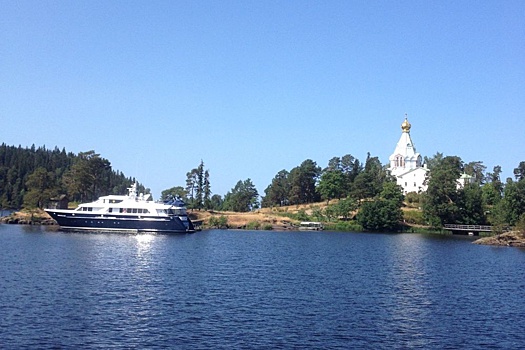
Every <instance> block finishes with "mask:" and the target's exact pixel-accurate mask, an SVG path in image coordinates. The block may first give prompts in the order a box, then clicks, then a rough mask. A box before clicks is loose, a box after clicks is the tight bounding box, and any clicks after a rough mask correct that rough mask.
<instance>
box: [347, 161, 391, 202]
mask: <svg viewBox="0 0 525 350" xmlns="http://www.w3.org/2000/svg"><path fill="white" fill-rule="evenodd" d="M390 179H391V177H390V175H388V173H387V171H386V169H385V168H384V167H383V166H382V165H381V162H380V161H379V158H377V157H370V153H369V154H368V156H367V159H366V163H365V169H364V170H363V171H362V172H360V173H359V174H358V175H357V176H356V177H355V180H354V182H353V184H352V189H351V192H350V195H351V196H352V197H354V198H358V199H366V198H373V197H375V196H377V195H378V194H379V193H380V192H381V190H382V186H383V182H385V181H387V180H390Z"/></svg>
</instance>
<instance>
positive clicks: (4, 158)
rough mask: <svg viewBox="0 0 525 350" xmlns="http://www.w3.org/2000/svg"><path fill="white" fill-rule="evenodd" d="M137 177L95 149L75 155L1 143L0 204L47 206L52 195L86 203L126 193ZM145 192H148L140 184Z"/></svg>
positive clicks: (16, 207) (4, 206)
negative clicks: (104, 196) (110, 194)
mask: <svg viewBox="0 0 525 350" xmlns="http://www.w3.org/2000/svg"><path fill="white" fill-rule="evenodd" d="M133 182H135V179H134V178H129V177H126V176H125V175H124V174H123V173H122V172H120V171H115V170H113V169H112V167H111V163H110V162H109V160H107V159H105V158H102V157H101V156H100V155H99V154H97V153H95V151H92V150H91V151H87V152H80V153H79V154H74V153H72V152H66V150H65V149H64V148H63V149H62V150H60V149H58V147H55V148H54V149H53V150H49V149H46V147H45V146H42V147H38V148H36V147H35V145H33V146H31V147H30V148H27V147H26V148H22V147H21V146H18V147H15V146H8V145H6V144H5V143H2V145H0V207H2V208H12V209H19V208H23V207H25V208H36V207H39V208H44V207H47V206H48V205H49V203H50V201H51V199H53V198H57V197H58V196H61V195H67V197H68V199H69V200H70V201H75V202H87V201H92V200H95V199H97V198H98V197H100V196H101V195H106V194H108V193H126V190H127V188H128V187H130V185H131V184H132V183H133ZM138 188H139V190H140V191H142V192H144V193H145V192H149V190H147V189H145V188H144V186H142V185H140V184H139V186H138Z"/></svg>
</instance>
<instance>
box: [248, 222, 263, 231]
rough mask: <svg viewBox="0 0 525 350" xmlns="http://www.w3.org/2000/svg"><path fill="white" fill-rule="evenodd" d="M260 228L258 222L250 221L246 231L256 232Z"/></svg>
mask: <svg viewBox="0 0 525 350" xmlns="http://www.w3.org/2000/svg"><path fill="white" fill-rule="evenodd" d="M260 227H261V223H260V222H259V221H250V222H249V223H247V224H246V229H247V230H258V229H259V228H260Z"/></svg>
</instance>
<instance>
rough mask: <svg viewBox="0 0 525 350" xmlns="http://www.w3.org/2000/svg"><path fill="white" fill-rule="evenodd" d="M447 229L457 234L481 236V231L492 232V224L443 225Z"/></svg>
mask: <svg viewBox="0 0 525 350" xmlns="http://www.w3.org/2000/svg"><path fill="white" fill-rule="evenodd" d="M443 228H444V229H445V230H449V231H452V233H455V234H468V235H474V236H479V233H480V232H492V226H488V225H456V224H445V225H443Z"/></svg>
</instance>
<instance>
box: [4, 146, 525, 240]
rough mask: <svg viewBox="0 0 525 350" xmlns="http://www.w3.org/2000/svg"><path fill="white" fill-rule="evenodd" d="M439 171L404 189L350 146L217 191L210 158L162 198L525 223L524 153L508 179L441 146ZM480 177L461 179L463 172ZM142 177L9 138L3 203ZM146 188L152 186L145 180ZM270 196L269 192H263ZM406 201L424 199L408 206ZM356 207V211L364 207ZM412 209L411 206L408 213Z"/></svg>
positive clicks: (393, 221) (241, 207) (332, 213)
mask: <svg viewBox="0 0 525 350" xmlns="http://www.w3.org/2000/svg"><path fill="white" fill-rule="evenodd" d="M425 163H426V164H427V166H428V168H429V170H430V172H429V174H430V175H429V176H428V178H427V185H428V189H427V191H426V192H424V193H408V194H407V195H406V196H404V195H403V193H402V189H401V187H399V186H398V185H397V184H396V181H395V178H393V177H392V176H391V175H390V174H389V172H388V170H387V167H386V166H384V165H382V164H381V162H380V161H379V158H378V157H372V156H371V155H370V154H368V156H367V158H366V160H365V161H364V162H361V161H359V160H358V159H357V158H355V157H353V156H352V155H350V154H347V155H344V156H342V157H333V158H332V159H330V160H329V161H328V164H327V166H326V167H324V168H322V167H320V166H318V165H317V163H316V162H315V161H313V160H311V159H307V160H305V161H303V162H302V163H301V164H300V165H298V166H296V167H294V168H293V169H291V170H285V169H283V170H281V171H279V172H278V173H277V174H276V175H275V177H274V178H273V179H272V181H271V183H270V184H269V185H268V186H267V187H266V189H265V190H264V195H263V196H260V195H259V193H258V192H257V189H256V187H255V185H254V184H253V183H252V181H251V179H246V180H239V181H238V182H237V183H236V185H235V186H234V187H233V188H232V189H231V190H230V191H228V192H227V193H226V194H225V195H224V197H223V196H221V195H219V194H212V190H211V181H210V177H211V175H210V173H209V171H208V170H206V169H205V166H204V162H203V161H202V160H201V162H200V164H199V165H198V166H197V167H196V168H194V169H191V170H190V171H189V172H188V173H187V174H186V183H185V185H182V186H175V187H172V188H170V189H166V190H164V191H162V196H161V200H166V199H168V198H171V197H180V198H182V199H183V200H184V201H185V202H186V203H187V205H188V207H189V208H190V209H195V210H218V211H220V210H224V211H234V212H248V211H252V210H255V209H258V208H260V207H266V208H280V207H284V206H290V205H301V204H309V203H318V202H321V201H323V202H326V204H327V205H326V206H325V208H324V209H322V210H319V209H317V210H314V212H313V213H311V214H310V215H306V214H304V213H303V215H302V216H303V217H298V219H315V220H317V221H327V222H334V221H341V220H343V221H352V222H353V223H355V224H357V225H359V226H360V227H361V228H363V229H365V230H371V231H392V230H397V229H398V228H399V225H400V223H402V222H407V223H412V224H420V225H427V226H430V227H436V228H439V227H442V226H443V225H444V224H447V223H456V224H477V225H482V224H490V225H494V226H496V227H499V228H500V229H501V230H503V229H504V228H505V227H509V226H515V225H525V161H522V162H520V163H519V165H518V166H517V167H516V168H515V169H514V179H512V178H508V179H506V180H505V182H503V181H502V180H501V179H500V175H501V167H499V166H495V167H494V168H493V170H492V171H491V172H488V171H486V170H487V169H486V167H485V166H484V165H483V162H481V161H476V162H469V163H465V162H463V161H462V160H461V158H459V157H457V156H444V155H443V154H441V153H437V154H436V155H434V156H433V157H430V158H427V157H425ZM464 173H465V174H468V175H470V176H471V177H472V179H473V181H472V183H470V184H467V185H465V186H458V182H457V180H458V179H459V178H460V176H461V174H464ZM133 182H135V179H134V178H133V177H126V176H125V175H124V174H123V173H122V172H119V171H118V170H113V169H112V167H111V163H110V161H109V160H107V159H105V158H102V157H101V156H100V155H99V154H97V153H95V151H93V150H90V151H87V152H81V153H79V154H74V153H71V152H66V150H65V149H62V150H60V149H59V148H58V147H55V148H54V149H53V150H49V149H46V148H45V147H44V146H42V147H38V148H36V147H35V146H34V145H33V146H32V147H31V148H22V147H21V146H18V147H15V146H8V145H6V144H2V145H1V146H0V207H1V208H3V209H7V208H12V209H20V208H45V207H47V206H48V205H49V203H50V201H51V199H53V198H57V197H58V196H61V195H67V197H68V199H69V201H72V202H86V201H91V200H95V199H96V198H98V197H100V196H102V195H106V194H125V193H126V189H127V188H128V187H129V186H130V185H131V184H132V183H133ZM139 191H140V192H143V193H148V192H149V189H147V188H144V186H143V185H141V184H139ZM260 197H261V200H259V198H260ZM407 207H409V208H415V209H417V210H416V214H414V212H408V211H406V210H402V209H406V208H407ZM356 213H357V214H356ZM409 214H410V215H409Z"/></svg>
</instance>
